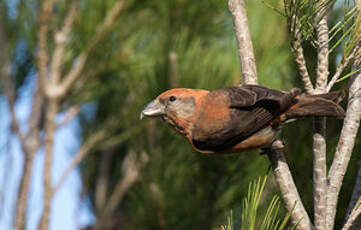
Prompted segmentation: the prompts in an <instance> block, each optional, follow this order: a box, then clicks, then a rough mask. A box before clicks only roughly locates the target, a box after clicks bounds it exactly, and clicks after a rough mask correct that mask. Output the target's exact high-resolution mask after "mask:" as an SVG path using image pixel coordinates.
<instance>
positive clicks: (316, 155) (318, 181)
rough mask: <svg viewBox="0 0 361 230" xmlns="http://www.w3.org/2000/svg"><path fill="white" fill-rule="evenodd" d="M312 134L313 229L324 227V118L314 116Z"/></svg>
mask: <svg viewBox="0 0 361 230" xmlns="http://www.w3.org/2000/svg"><path fill="white" fill-rule="evenodd" d="M313 123H314V134H313V200H314V224H315V229H319V230H323V229H325V228H326V208H327V200H326V192H327V167H326V138H325V136H326V118H324V117H315V118H314V120H313Z"/></svg>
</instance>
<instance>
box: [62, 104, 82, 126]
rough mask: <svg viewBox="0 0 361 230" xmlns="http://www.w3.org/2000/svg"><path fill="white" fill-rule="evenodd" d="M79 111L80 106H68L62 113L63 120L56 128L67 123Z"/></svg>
mask: <svg viewBox="0 0 361 230" xmlns="http://www.w3.org/2000/svg"><path fill="white" fill-rule="evenodd" d="M79 112H80V106H78V105H74V106H72V107H70V108H69V109H68V110H67V111H66V112H65V114H64V118H63V120H62V121H61V122H60V123H59V124H58V125H57V127H58V128H60V127H62V126H65V125H67V124H68V123H69V122H70V121H72V120H73V119H74V118H75V117H76V116H77V115H78V114H79Z"/></svg>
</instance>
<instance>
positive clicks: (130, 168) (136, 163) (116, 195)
mask: <svg viewBox="0 0 361 230" xmlns="http://www.w3.org/2000/svg"><path fill="white" fill-rule="evenodd" d="M148 161H149V159H148V156H147V155H146V154H145V153H143V154H141V156H140V157H139V158H138V157H136V154H135V153H134V152H132V151H131V152H130V153H129V154H128V155H127V156H126V157H125V159H124V161H123V163H122V178H121V179H120V180H119V181H118V183H117V185H116V186H115V188H114V190H113V192H112V194H111V195H110V198H109V199H108V201H107V203H106V206H105V207H104V209H103V211H102V214H101V216H100V218H98V220H97V223H96V225H95V227H94V229H95V230H100V229H106V228H107V227H106V226H104V225H105V224H107V223H108V222H109V221H108V218H109V216H110V214H111V213H112V212H114V210H115V208H116V207H117V206H118V205H119V203H120V201H121V200H122V199H123V197H124V195H125V193H126V192H127V191H128V190H129V188H130V187H131V186H132V185H133V184H134V183H135V182H136V181H137V180H138V179H139V177H140V170H141V169H142V168H143V166H144V165H145V164H146V163H147V162H148Z"/></svg>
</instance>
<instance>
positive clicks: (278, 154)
mask: <svg viewBox="0 0 361 230" xmlns="http://www.w3.org/2000/svg"><path fill="white" fill-rule="evenodd" d="M282 149H283V144H282V142H281V141H279V140H278V141H275V142H274V143H273V145H272V148H271V151H270V152H269V153H268V154H267V155H268V158H269V160H270V162H271V165H272V169H273V174H274V176H275V178H276V181H277V183H278V185H279V187H280V191H281V194H282V198H283V200H284V202H285V205H286V208H287V210H288V211H290V212H291V211H292V208H293V207H294V209H293V211H292V213H291V216H292V223H293V224H297V223H298V225H297V228H296V229H298V230H303V229H312V224H311V221H310V218H309V217H308V214H307V212H306V210H305V208H304V206H303V204H302V201H301V198H300V195H299V194H298V191H297V187H296V185H295V183H294V181H293V178H292V174H291V172H290V169H289V168H288V165H287V162H286V158H285V156H284V154H283V150H282Z"/></svg>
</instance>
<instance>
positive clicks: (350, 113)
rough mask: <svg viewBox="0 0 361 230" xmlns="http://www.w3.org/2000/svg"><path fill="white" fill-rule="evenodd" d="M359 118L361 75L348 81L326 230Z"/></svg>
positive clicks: (331, 173) (360, 62)
mask: <svg viewBox="0 0 361 230" xmlns="http://www.w3.org/2000/svg"><path fill="white" fill-rule="evenodd" d="M360 66H361V60H360V59H358V60H355V61H354V64H353V69H357V68H360ZM360 118H361V73H356V74H355V75H353V76H352V77H351V79H350V89H349V96H348V105H347V111H346V117H345V119H344V123H343V128H342V131H341V135H340V138H339V142H338V145H337V148H336V153H335V157H334V160H333V162H332V165H331V168H330V171H329V175H328V182H329V183H328V191H327V225H328V228H327V229H333V226H334V222H335V215H336V208H337V200H338V195H339V192H340V189H341V185H342V181H343V178H344V175H345V173H346V170H347V166H348V163H349V161H350V157H351V153H352V150H353V148H354V145H355V138H356V136H357V132H358V129H359V126H360Z"/></svg>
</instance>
